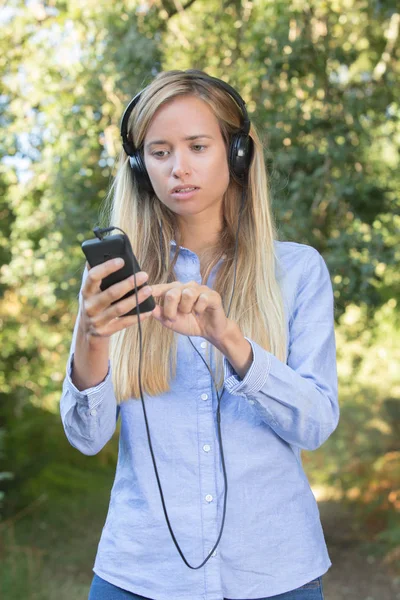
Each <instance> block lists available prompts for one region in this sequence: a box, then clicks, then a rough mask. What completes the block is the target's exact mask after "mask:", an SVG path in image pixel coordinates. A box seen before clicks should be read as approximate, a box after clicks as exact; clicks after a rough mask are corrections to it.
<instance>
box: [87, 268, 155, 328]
mask: <svg viewBox="0 0 400 600" xmlns="http://www.w3.org/2000/svg"><path fill="white" fill-rule="evenodd" d="M117 261H118V259H116V260H114V259H113V260H107V261H106V262H104V263H102V264H100V265H97V266H96V267H92V268H91V267H90V265H89V264H88V263H86V267H87V269H88V275H87V278H86V281H85V283H84V285H83V288H82V305H81V312H80V321H79V326H80V329H81V331H82V333H83V334H84V336H85V338H87V339H88V340H89V339H91V340H93V338H108V337H110V336H111V335H112V334H113V333H116V332H117V331H121V330H122V329H125V328H126V327H131V326H132V325H136V324H137V323H138V317H137V315H129V316H124V315H125V314H126V313H127V312H129V311H130V310H131V309H132V308H135V306H136V305H137V303H136V295H135V294H133V295H132V296H130V297H128V298H125V299H122V298H123V296H125V295H126V294H127V293H128V292H130V291H131V290H133V289H135V278H134V276H133V275H132V276H131V277H128V278H127V279H124V280H123V281H120V282H119V283H115V284H114V285H112V286H110V287H109V288H108V289H107V290H104V291H102V290H101V288H100V284H101V281H102V279H104V278H105V277H107V275H110V274H111V273H114V272H115V271H118V270H119V269H121V267H122V266H123V262H122V264H121V263H118V262H117ZM147 279H148V275H147V273H145V272H143V271H141V272H140V273H137V274H136V284H137V287H139V286H140V285H142V284H144V283H145V282H147ZM150 295H151V289H150V288H149V286H147V285H146V286H145V287H143V288H141V289H140V290H139V292H138V302H139V304H140V303H141V302H143V301H144V300H146V298H148V297H149V296H150ZM151 314H152V313H151V311H149V312H146V313H141V314H140V321H141V322H142V321H144V320H145V319H148V318H149V317H151Z"/></svg>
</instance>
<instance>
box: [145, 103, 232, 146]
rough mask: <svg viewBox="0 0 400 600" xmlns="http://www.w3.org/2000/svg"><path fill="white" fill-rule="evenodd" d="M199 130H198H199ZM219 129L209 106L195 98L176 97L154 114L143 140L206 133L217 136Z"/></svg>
mask: <svg viewBox="0 0 400 600" xmlns="http://www.w3.org/2000/svg"><path fill="white" fill-rule="evenodd" d="M199 128H200V129H199ZM219 132H220V127H219V123H218V119H217V117H216V116H215V115H214V113H213V111H212V109H211V108H210V106H209V105H208V104H207V103H206V102H205V101H204V100H202V99H201V98H198V97H196V96H178V97H177V98H173V99H172V100H169V101H168V102H167V103H166V104H164V105H163V106H161V107H160V108H159V109H158V110H157V111H156V113H155V114H154V116H153V118H152V120H151V122H150V125H149V127H148V129H147V133H146V136H145V139H146V140H147V139H149V138H150V136H153V135H155V134H156V135H159V134H160V133H162V137H163V138H164V139H165V138H166V137H169V136H174V135H183V134H184V135H188V136H189V135H192V134H199V133H208V134H210V135H218V133H219Z"/></svg>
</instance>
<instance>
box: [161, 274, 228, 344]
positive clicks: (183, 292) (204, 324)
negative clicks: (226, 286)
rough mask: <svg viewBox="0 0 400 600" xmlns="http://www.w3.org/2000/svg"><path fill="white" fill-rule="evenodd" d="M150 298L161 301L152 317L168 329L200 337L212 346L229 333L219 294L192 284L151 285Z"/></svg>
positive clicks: (177, 282) (193, 282) (175, 282)
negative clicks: (151, 296)
mask: <svg viewBox="0 0 400 600" xmlns="http://www.w3.org/2000/svg"><path fill="white" fill-rule="evenodd" d="M151 287H152V295H153V297H154V298H155V299H156V300H157V299H162V300H163V305H162V306H160V305H157V306H156V308H155V309H153V311H152V315H153V317H154V318H155V319H157V321H159V322H160V323H162V324H163V325H164V326H165V327H167V328H168V329H172V330H173V331H176V333H181V334H183V335H189V336H191V335H194V336H200V337H203V338H205V339H206V340H208V341H209V342H211V343H213V344H215V343H218V342H219V341H220V340H221V339H222V338H223V337H224V335H225V333H226V332H227V330H228V324H229V322H230V321H229V319H228V318H227V317H226V315H225V311H224V309H223V307H222V299H221V296H220V295H219V294H218V292H216V291H214V290H212V289H211V288H209V287H207V286H206V285H199V284H198V283H196V282H195V281H189V282H188V283H180V282H179V281H174V282H173V283H161V284H158V285H152V286H151Z"/></svg>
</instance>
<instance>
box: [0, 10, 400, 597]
mask: <svg viewBox="0 0 400 600" xmlns="http://www.w3.org/2000/svg"><path fill="white" fill-rule="evenodd" d="M0 27H1V33H2V35H1V38H0V65H1V66H0V73H1V88H0V127H1V141H0V192H1V193H0V261H1V264H2V266H1V271H0V324H1V344H0V486H1V491H0V563H1V566H0V590H2V592H1V594H0V595H1V598H4V599H5V600H20V599H22V598H24V599H27V600H28V599H29V600H31V599H32V600H33V599H34V600H53V599H56V598H57V600H67V599H71V598H73V599H74V600H85V599H86V598H87V593H88V589H89V585H90V581H91V578H92V571H91V569H92V565H93V561H94V556H95V552H96V548H97V543H98V540H99V537H100V533H101V528H102V526H103V524H104V519H105V515H106V510H107V506H108V501H109V494H110V489H111V485H112V482H113V477H114V470H115V465H116V457H117V439H118V432H117V433H116V434H115V436H114V438H113V440H112V441H111V442H110V443H109V444H108V445H107V446H106V447H105V448H104V449H103V450H102V451H101V452H100V453H99V454H98V455H97V456H92V457H88V456H84V455H81V454H80V453H79V452H78V451H77V450H75V449H74V448H72V447H71V446H69V444H68V442H67V440H66V438H65V435H64V431H63V429H62V425H61V420H60V417H59V399H60V395H61V386H62V381H63V378H64V372H65V364H66V361H67V356H68V350H69V345H70V341H71V336H72V330H73V326H74V322H75V318H76V313H77V294H78V291H79V286H80V280H81V275H82V272H83V267H84V257H83V254H82V251H81V248H80V245H81V243H82V241H83V240H84V239H86V238H88V237H92V233H91V229H92V227H93V226H94V225H95V224H97V223H98V220H99V210H100V208H101V206H102V203H103V200H104V198H105V195H106V192H107V190H108V188H109V185H110V183H111V181H112V177H113V175H114V173H115V164H116V161H117V156H118V153H119V151H120V139H119V123H120V119H121V116H122V112H123V110H124V107H125V105H126V104H127V102H128V101H129V100H130V98H131V97H132V96H133V95H135V94H136V93H137V92H138V91H139V90H140V89H142V87H143V86H144V85H146V83H148V82H149V81H150V80H151V79H152V78H153V76H154V75H155V74H156V73H157V72H159V71H162V70H168V69H186V68H190V67H194V68H200V69H204V70H205V71H206V72H207V73H209V74H210V75H213V76H216V77H220V78H222V79H224V80H225V81H227V82H229V83H230V84H231V85H233V86H235V87H236V88H237V89H238V91H239V92H240V93H241V95H242V96H243V98H244V99H245V101H246V102H247V106H248V110H249V113H250V117H251V119H252V120H253V121H254V123H255V124H256V125H257V126H258V128H259V131H260V133H261V135H262V138H263V140H264V143H265V160H266V164H267V167H268V172H269V179H270V186H271V194H272V202H273V210H274V213H275V216H276V219H277V222H278V226H279V232H280V237H281V239H284V240H292V241H296V242H301V243H305V244H310V245H312V246H314V247H315V248H317V249H318V250H319V251H320V252H321V253H322V255H323V256H324V258H325V260H326V262H327V264H328V267H329V270H330V273H331V276H332V283H333V286H334V294H335V317H336V338H337V353H338V370H339V378H340V405H341V420H340V423H339V426H338V429H337V430H336V431H335V432H334V434H333V435H332V436H331V437H330V439H329V440H328V441H327V442H326V443H325V444H324V445H323V446H322V447H321V448H320V449H318V450H316V451H314V452H303V461H304V465H305V469H306V472H307V474H308V476H309V479H310V482H311V485H312V488H313V491H314V494H315V496H316V498H317V500H318V503H319V507H320V512H321V519H322V523H323V527H324V531H325V535H326V541H327V544H328V549H329V553H330V556H331V559H332V562H333V566H332V568H331V569H330V570H329V572H328V574H327V575H326V576H325V577H324V589H325V597H326V600H342V599H345V598H346V599H347V600H349V599H350V600H378V599H379V600H394V599H396V598H400V567H399V565H400V510H399V509H400V442H399V440H400V344H399V341H400V329H399V323H400V317H399V290H400V275H399V270H398V264H399V256H400V249H399V225H400V216H399V208H400V201H399V191H400V178H399V175H398V172H399V148H400V122H399V119H400V105H399V102H400V100H399V99H400V79H399V74H400V60H399V59H400V44H399V38H400V35H399V34H400V14H399V10H398V4H397V2H395V1H392V0H381V1H372V0H371V1H369V0H326V1H322V0H320V1H318V0H310V1H306V0H274V1H272V0H254V1H251V0H225V1H224V0H219V1H218V0H168V1H167V0H157V1H156V0H154V1H150V0H149V1H145V0H143V1H141V2H140V1H139V0H114V1H113V2H108V1H106V0H83V1H80V2H78V1H77V0H64V1H56V0H49V1H48V2H40V1H32V2H29V1H27V2H20V1H18V0H15V1H8V2H7V1H4V0H3V1H1V0H0Z"/></svg>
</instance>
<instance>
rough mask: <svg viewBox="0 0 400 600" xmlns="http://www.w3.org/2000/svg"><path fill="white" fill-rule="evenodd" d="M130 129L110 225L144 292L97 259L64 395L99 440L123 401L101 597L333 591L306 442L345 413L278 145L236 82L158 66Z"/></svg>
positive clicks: (320, 279)
mask: <svg viewBox="0 0 400 600" xmlns="http://www.w3.org/2000/svg"><path fill="white" fill-rule="evenodd" d="M121 133H122V140H123V146H124V151H123V152H122V155H121V160H120V165H119V169H118V173H117V176H116V180H115V182H114V185H113V188H112V190H111V195H110V196H111V198H112V211H111V215H110V223H111V224H112V225H113V226H115V227H120V228H121V229H122V230H124V231H125V232H126V233H127V234H128V236H129V238H130V240H131V243H132V246H133V251H134V253H135V255H136V256H137V258H138V261H139V264H140V265H141V268H142V271H141V272H140V273H139V274H138V275H137V276H136V294H137V301H136V294H133V295H132V296H131V297H128V298H126V299H121V298H122V297H123V296H125V294H126V293H127V292H129V291H131V290H132V289H134V288H135V281H134V278H129V279H126V280H124V281H122V282H120V283H118V284H115V285H114V286H112V287H110V288H109V289H108V290H106V291H101V289H100V283H101V280H102V279H103V278H104V277H105V276H106V275H108V274H110V273H112V272H113V271H117V270H118V269H120V268H121V265H120V264H117V262H116V261H115V260H107V261H106V262H105V263H103V264H102V265H98V266H96V267H93V268H89V266H88V265H87V269H86V270H85V273H84V277H83V283H82V288H81V294H80V311H79V316H78V318H77V321H76V325H75V331H74V336H73V341H72V345H71V355H70V361H69V363H68V366H67V375H66V378H65V381H64V387H63V395H62V399H61V414H62V420H63V425H64V429H65V432H66V435H67V437H68V439H69V441H70V443H71V444H72V445H73V446H75V447H76V448H78V449H79V450H80V451H81V452H83V453H84V454H89V455H90V454H96V453H97V452H99V451H100V450H101V449H102V448H103V447H104V445H105V444H106V443H107V442H108V440H109V439H110V438H111V436H112V435H113V433H114V431H115V427H116V414H117V418H118V415H119V414H120V415H121V435H120V442H119V455H118V465H117V470H116V476H115V481H114V485H113V488H112V492H111V499H110V507H109V511H108V515H107V519H106V523H105V526H104V528H103V532H102V535H101V539H100V543H99V547H98V552H97V556H96V561H95V565H94V572H95V575H94V578H93V581H92V586H91V590H90V594H89V598H90V600H106V599H107V600H114V599H115V600H119V599H131V600H134V599H140V598H150V599H152V600H172V599H173V600H223V599H229V600H239V599H240V600H254V599H262V598H280V599H281V600H317V599H318V600H320V599H321V598H323V591H322V580H321V577H322V575H323V574H324V573H326V571H327V570H328V569H329V567H330V566H331V562H330V559H329V555H328V552H327V548H326V544H325V540H324V535H323V531H322V528H321V523H320V518H319V511H318V506H317V503H316V501H315V498H314V496H313V494H312V491H311V489H310V486H309V483H308V481H307V477H306V475H305V473H304V471H303V468H302V463H301V450H302V449H306V450H313V449H315V448H318V447H319V446H320V445H321V444H322V443H323V442H324V441H325V440H326V439H327V438H328V437H329V435H330V434H331V433H332V432H333V431H334V430H335V428H336V426H337V423H338V418H339V408H338V401H337V375H336V350H335V337H334V324H333V294H332V286H331V282H330V277H329V272H328V270H327V267H326V264H325V262H324V260H323V258H322V257H321V255H320V254H319V253H318V252H317V250H315V249H314V248H312V247H310V246H307V245H304V244H298V243H295V242H281V241H278V240H277V235H276V230H275V226H274V223H273V218H272V212H271V207H270V203H269V198H268V193H267V179H266V173H265V167H264V161H263V152H262V145H261V143H260V141H259V138H258V136H257V133H256V131H255V129H254V127H253V126H251V127H250V123H249V120H248V115H247V112H246V109H245V106H244V103H243V101H242V100H241V98H240V96H239V95H238V94H237V92H235V90H233V89H232V88H230V87H229V86H227V85H226V84H224V83H223V82H221V81H220V80H216V79H214V78H210V77H208V76H207V75H206V74H205V73H203V72H200V71H185V72H182V71H170V72H165V73H161V74H159V75H158V76H157V77H156V78H155V80H154V81H153V82H152V83H151V84H150V85H149V86H148V87H147V88H146V89H145V90H144V91H143V92H141V93H140V94H139V95H138V96H136V97H135V98H134V100H133V101H132V102H131V103H130V105H129V107H128V109H127V111H126V112H125V115H124V118H123V122H122V129H121ZM145 282H150V284H151V285H150V286H149V285H145V286H144V287H142V288H141V289H140V290H139V292H137V287H139V286H140V285H141V284H144V283H145ZM149 295H153V297H154V298H155V300H156V307H155V309H154V310H153V311H151V312H147V313H144V314H141V315H140V317H139V319H138V317H137V316H136V315H131V316H124V315H125V314H126V313H127V312H128V311H130V310H131V309H132V308H134V307H135V306H137V302H138V303H141V302H143V300H144V299H145V298H146V297H149ZM228 304H229V306H228ZM137 326H138V327H137ZM138 329H139V332H140V336H138V333H139V332H138ZM141 342H142V343H141ZM141 355H142V357H143V358H142V363H141V364H140V365H139V360H140V356H141ZM199 355H200V356H199ZM139 366H140V367H141V368H140V374H141V378H139V371H138V368H139ZM142 391H143V394H142ZM141 396H144V397H145V398H142V402H140V401H138V400H139V399H140V397H141ZM144 417H145V418H144ZM147 427H148V431H149V433H147ZM150 432H151V435H150ZM149 444H151V447H149ZM228 490H229V491H228Z"/></svg>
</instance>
